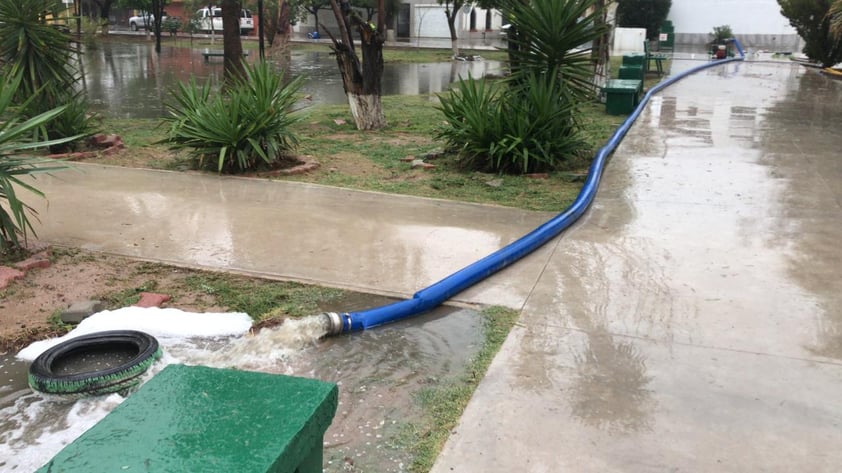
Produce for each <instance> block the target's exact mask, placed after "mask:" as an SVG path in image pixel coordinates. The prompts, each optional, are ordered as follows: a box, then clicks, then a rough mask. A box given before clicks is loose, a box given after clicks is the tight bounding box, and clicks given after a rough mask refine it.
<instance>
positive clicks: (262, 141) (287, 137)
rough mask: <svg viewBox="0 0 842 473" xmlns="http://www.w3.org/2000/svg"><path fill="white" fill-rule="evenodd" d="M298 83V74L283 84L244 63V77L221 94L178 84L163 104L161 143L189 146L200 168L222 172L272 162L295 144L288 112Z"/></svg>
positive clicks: (266, 69) (266, 68)
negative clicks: (164, 127) (166, 127)
mask: <svg viewBox="0 0 842 473" xmlns="http://www.w3.org/2000/svg"><path fill="white" fill-rule="evenodd" d="M302 83H303V78H301V77H298V78H296V79H295V80H293V81H291V82H289V83H287V84H284V79H283V75H282V74H279V73H277V72H275V71H274V70H273V69H272V67H271V66H270V65H269V64H267V63H265V62H259V63H257V64H255V65H254V66H246V73H245V76H244V77H243V78H241V79H235V80H234V81H233V83H232V84H231V86H229V87H227V88H226V89H225V91H224V92H215V91H214V90H213V88H212V87H211V85H210V83H206V84H205V85H203V86H199V85H197V84H196V83H195V81H191V82H189V83H187V84H179V85H178V87H177V89H176V90H175V91H174V92H173V99H174V102H173V103H170V104H167V111H168V116H167V117H166V118H165V119H164V121H165V123H166V124H168V125H169V130H168V133H167V138H166V139H164V140H163V142H164V143H167V144H169V146H170V148H172V149H186V150H189V152H190V154H191V155H192V156H193V157H194V158H195V160H196V165H197V166H198V167H212V168H215V169H216V171H218V172H222V173H235V172H243V171H249V170H254V169H256V168H258V167H259V166H261V165H264V164H265V165H271V164H273V163H275V162H277V161H278V160H280V159H281V158H282V157H283V154H284V153H286V152H288V151H290V150H292V149H294V148H295V146H297V144H298V139H297V137H296V136H295V134H294V133H293V132H292V131H291V129H290V127H291V125H292V124H293V123H295V122H296V121H297V118H296V117H294V116H292V112H293V106H294V105H295V102H296V94H297V93H298V91H299V90H300V88H301V84H302Z"/></svg>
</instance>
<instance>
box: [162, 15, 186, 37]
mask: <svg viewBox="0 0 842 473" xmlns="http://www.w3.org/2000/svg"><path fill="white" fill-rule="evenodd" d="M180 29H181V20H179V19H178V18H175V17H172V16H168V17H167V18H166V19H165V20H164V21H163V22H162V23H161V31H163V32H166V33H169V34H171V35H173V36H175V34H176V33H178V30H180Z"/></svg>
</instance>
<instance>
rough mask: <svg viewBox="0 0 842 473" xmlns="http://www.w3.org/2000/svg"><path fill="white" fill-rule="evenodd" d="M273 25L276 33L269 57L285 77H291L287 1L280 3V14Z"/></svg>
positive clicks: (282, 0) (280, 1)
mask: <svg viewBox="0 0 842 473" xmlns="http://www.w3.org/2000/svg"><path fill="white" fill-rule="evenodd" d="M273 23H274V26H273V27H274V31H275V33H274V37H273V38H272V48H271V49H270V50H269V57H270V58H272V61H274V63H275V65H276V66H277V67H278V69H280V70H281V71H283V72H284V77H289V69H290V64H291V63H292V52H291V50H290V41H289V36H290V33H291V28H290V24H289V4H288V3H287V1H286V0H279V1H278V14H277V15H275V17H274V19H273Z"/></svg>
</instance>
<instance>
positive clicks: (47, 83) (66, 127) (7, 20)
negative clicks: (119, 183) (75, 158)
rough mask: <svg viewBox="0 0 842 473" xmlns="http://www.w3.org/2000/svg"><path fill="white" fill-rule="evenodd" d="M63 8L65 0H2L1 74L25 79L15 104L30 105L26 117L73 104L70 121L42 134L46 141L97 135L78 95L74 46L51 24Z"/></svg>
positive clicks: (62, 31) (63, 122)
mask: <svg viewBox="0 0 842 473" xmlns="http://www.w3.org/2000/svg"><path fill="white" fill-rule="evenodd" d="M62 9H63V6H62V3H61V0H16V1H0V20H2V21H0V72H2V73H3V74H4V75H7V76H13V77H20V78H21V80H20V85H19V88H18V91H17V93H16V95H15V103H16V104H22V103H24V102H25V103H27V104H28V105H27V107H28V108H27V109H26V110H24V112H23V113H25V114H27V115H28V116H36V115H39V114H41V113H43V112H46V111H48V110H53V109H55V108H56V107H59V106H64V105H67V104H69V103H70V104H71V106H70V107H69V108H68V109H67V111H68V112H70V115H69V116H66V117H63V118H60V119H59V120H58V121H50V122H45V125H47V126H44V127H41V128H40V129H39V130H36V132H37V133H39V135H40V139H42V140H61V139H62V138H66V137H69V136H77V137H78V138H83V137H86V136H90V135H92V134H93V133H95V132H96V131H97V130H96V125H95V123H94V118H93V117H91V116H89V115H88V114H87V102H86V101H85V100H84V97H82V96H81V95H80V93H79V92H78V91H77V90H78V88H77V82H78V78H79V74H78V71H77V70H76V68H75V67H74V58H73V55H74V54H75V53H76V52H77V51H76V49H75V48H74V46H73V44H74V43H73V42H72V41H71V37H70V34H69V33H68V32H67V31H66V29H65V28H60V27H58V26H59V25H57V24H55V23H54V22H53V20H51V19H52V18H58V17H59V14H58V13H59V12H60V11H61V10H62ZM50 124H54V125H55V126H54V127H50ZM61 142H62V143H67V141H66V140H64V141H61Z"/></svg>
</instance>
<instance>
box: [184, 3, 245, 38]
mask: <svg viewBox="0 0 842 473" xmlns="http://www.w3.org/2000/svg"><path fill="white" fill-rule="evenodd" d="M211 11H213V17H211V15H210V12H211ZM196 19H198V20H199V30H201V31H205V32H208V33H210V32H211V30H213V31H215V32H218V33H221V32H222V8H220V7H211V8H210V9H209V8H207V7H205V8H202V9H200V10H198V11H197V12H196ZM211 20H213V23H211ZM252 30H254V18H253V17H252V15H251V11H250V10H246V9H245V8H243V9H242V10H241V11H240V34H243V35H246V34H249V33H251V32H252Z"/></svg>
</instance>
